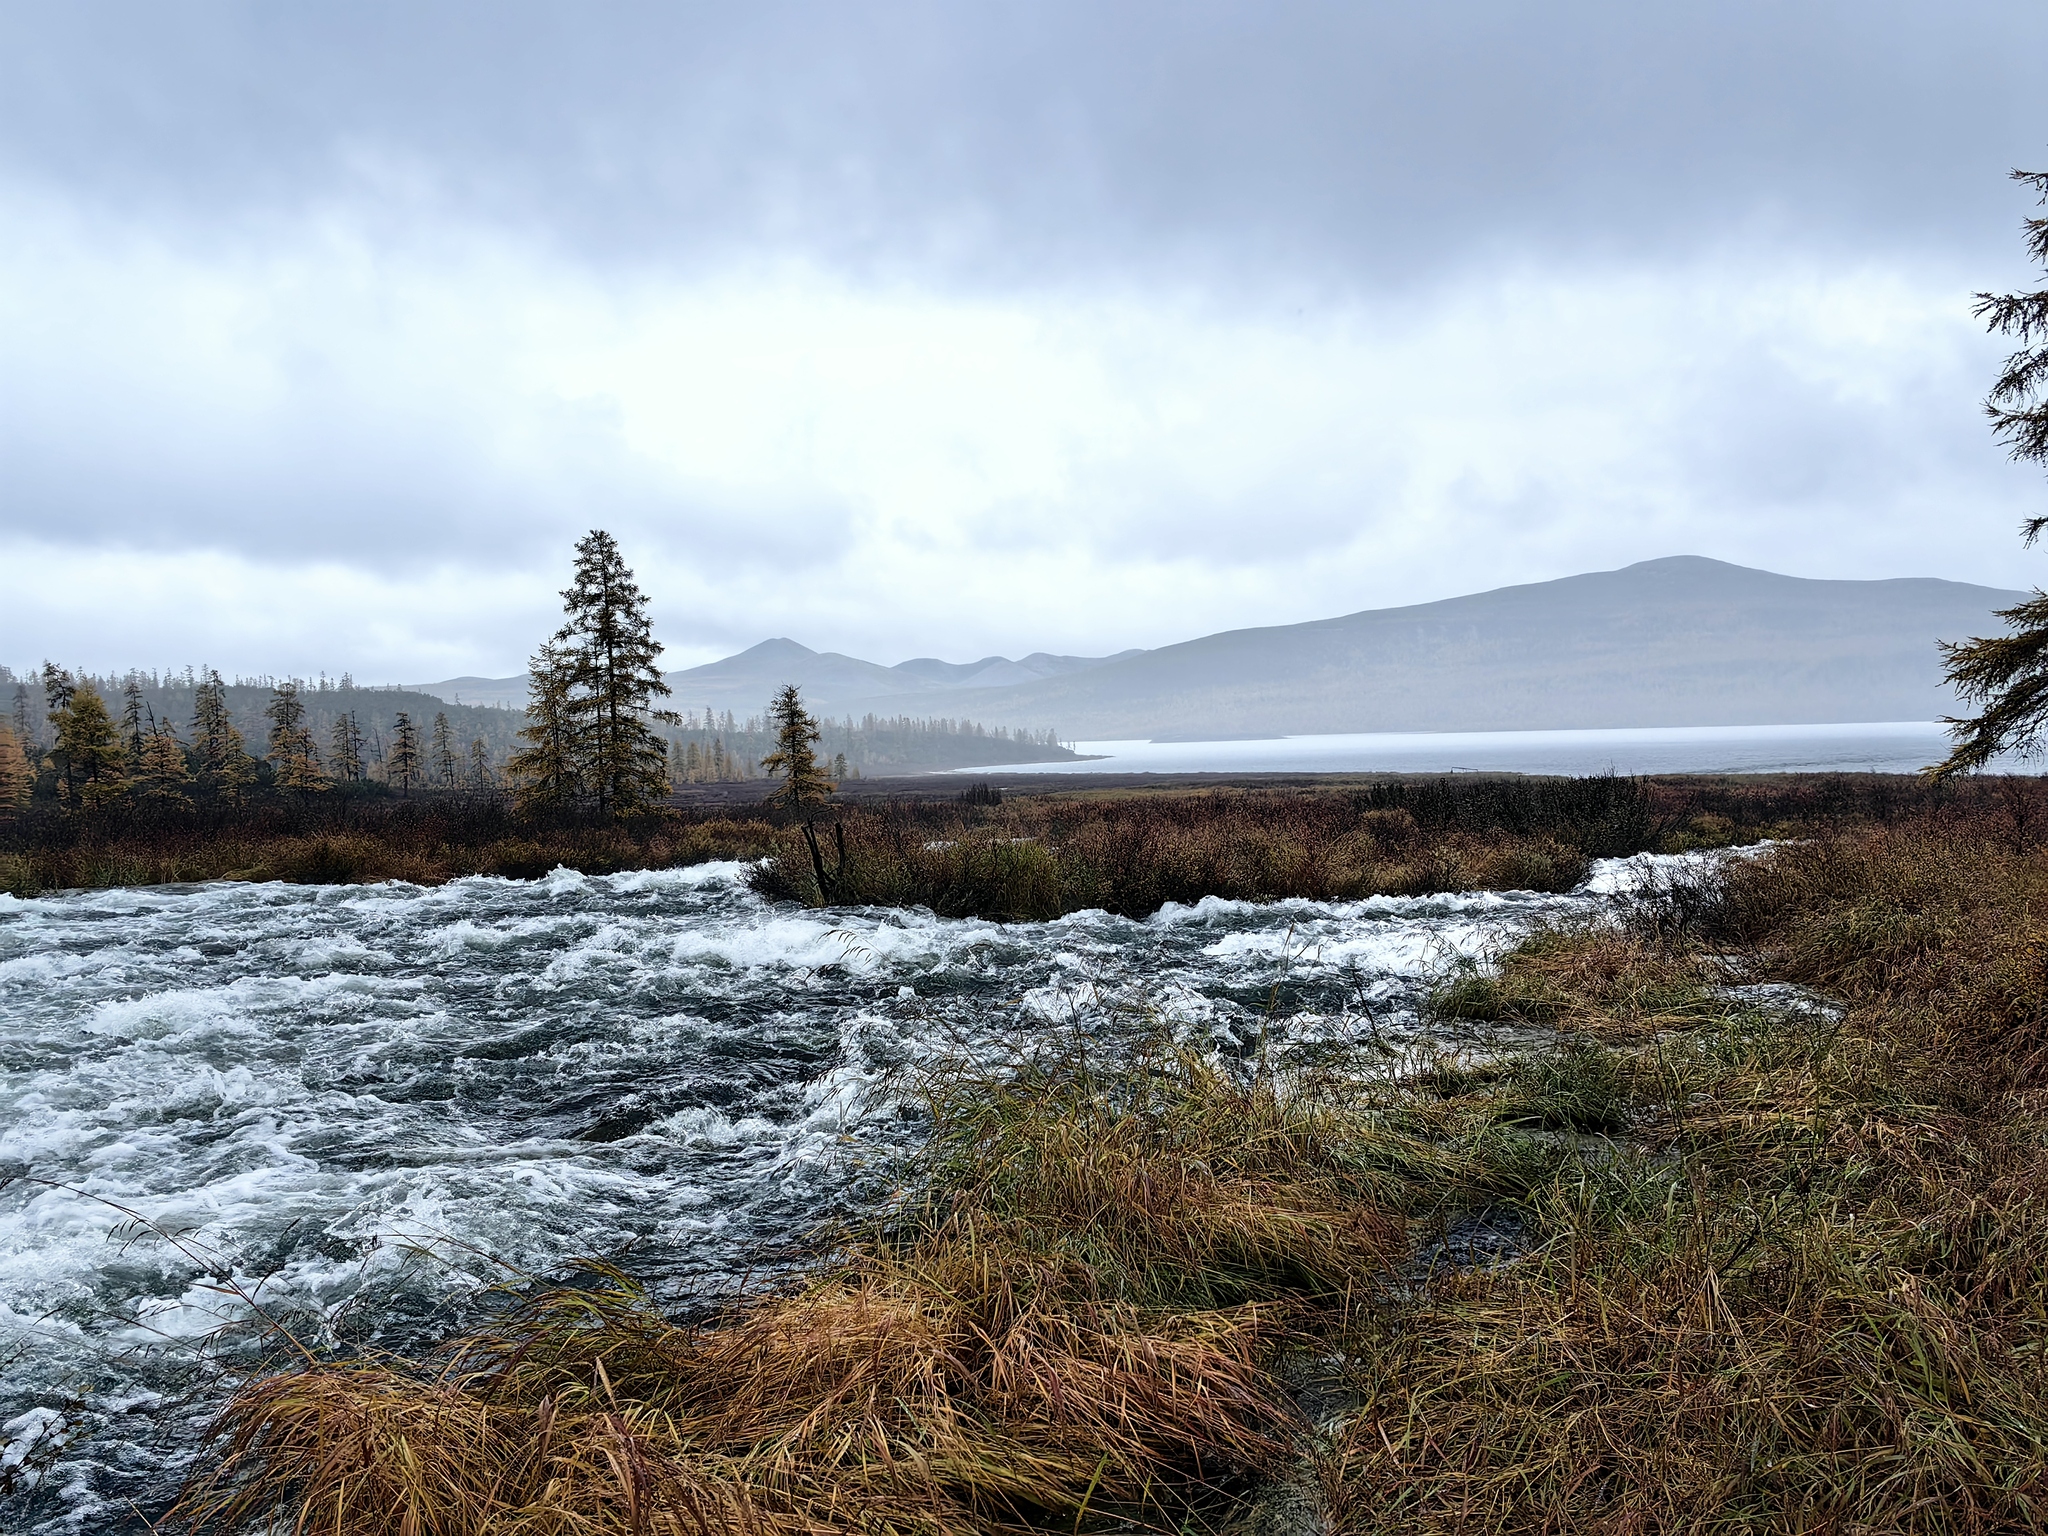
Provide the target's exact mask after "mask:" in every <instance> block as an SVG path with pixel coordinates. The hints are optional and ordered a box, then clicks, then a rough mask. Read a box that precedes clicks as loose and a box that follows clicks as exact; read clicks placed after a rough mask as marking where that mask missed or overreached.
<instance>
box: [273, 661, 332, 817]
mask: <svg viewBox="0 0 2048 1536" xmlns="http://www.w3.org/2000/svg"><path fill="white" fill-rule="evenodd" d="M263 713H264V716H265V717H266V718H267V719H268V720H269V721H270V762H271V766H272V768H273V769H274V770H275V771H276V775H277V779H276V782H277V786H278V788H280V789H289V790H292V791H294V792H296V793H298V794H314V793H318V792H319V791H321V790H324V789H327V788H328V787H329V784H328V779H327V775H326V774H325V773H323V772H321V770H320V749H319V748H318V747H317V746H315V745H314V743H313V732H312V729H311V728H310V727H309V726H308V725H307V724H306V701H305V699H304V698H303V697H302V696H301V694H300V690H299V680H298V679H297V678H295V677H288V678H286V679H285V680H284V681H283V682H281V683H277V684H274V685H273V686H272V688H271V690H270V702H269V703H268V704H266V705H265V706H264V708H263Z"/></svg>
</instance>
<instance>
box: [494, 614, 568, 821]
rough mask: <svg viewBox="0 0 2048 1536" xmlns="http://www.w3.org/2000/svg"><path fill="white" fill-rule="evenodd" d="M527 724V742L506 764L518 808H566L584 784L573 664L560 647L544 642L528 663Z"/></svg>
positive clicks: (523, 733)
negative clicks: (573, 693)
mask: <svg viewBox="0 0 2048 1536" xmlns="http://www.w3.org/2000/svg"><path fill="white" fill-rule="evenodd" d="M526 673H527V678H528V683H527V702H526V725H525V726H524V727H523V728H522V729H521V730H520V732H519V739H520V740H521V741H523V742H525V743H526V745H525V746H523V747H521V748H520V749H519V750H518V751H516V752H514V753H513V754H512V756H511V759H510V760H509V761H508V762H507V763H506V765H505V768H506V771H507V772H508V773H509V774H510V775H511V776H512V782H513V785H514V792H515V794H516V796H517V800H518V805H519V809H520V810H521V811H522V812H523V813H525V814H527V815H529V816H545V815H551V814H554V813H558V812H561V811H564V810H567V809H568V808H569V807H570V806H572V805H574V804H575V803H576V798H577V796H578V795H579V794H580V793H581V791H582V787H583V775H582V764H581V761H580V759H579V757H578V754H577V750H576V748H577V734H576V715H575V711H574V710H573V709H572V708H571V706H570V700H569V696H570V691H571V690H572V689H573V688H574V687H575V685H576V663H575V659H574V658H573V657H571V656H570V655H569V654H568V652H567V651H565V650H564V649H563V648H562V647H561V646H560V645H557V644H556V643H555V642H554V641H552V640H549V641H545V642H543V643H542V645H541V648H540V649H539V650H538V651H536V652H534V654H533V655H532V657H531V658H529V659H528V661H527V663H526Z"/></svg>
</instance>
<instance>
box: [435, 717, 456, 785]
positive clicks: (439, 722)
mask: <svg viewBox="0 0 2048 1536" xmlns="http://www.w3.org/2000/svg"><path fill="white" fill-rule="evenodd" d="M432 744H433V767H434V787H435V788H437V789H455V788H457V787H458V786H459V785H460V783H461V781H462V765H461V764H460V763H458V762H457V761H456V759H455V732H454V730H453V729H451V728H450V726H449V724H448V712H447V711H446V710H437V711H435V713H434V734H433V737H432Z"/></svg>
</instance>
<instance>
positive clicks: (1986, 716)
mask: <svg viewBox="0 0 2048 1536" xmlns="http://www.w3.org/2000/svg"><path fill="white" fill-rule="evenodd" d="M2012 174H2013V179H2014V180H2015V181H2019V182H2022V183H2024V184H2026V185H2027V186H2029V187H2031V188H2032V189H2033V190H2034V193H2035V194H2036V197H2037V199H2038V200H2039V201H2040V202H2041V203H2042V204H2044V205H2048V172H2043V171H2014V172H2013V173H2012ZM2026 244H2027V254H2028V255H2029V256H2031V257H2032V258H2033V259H2034V260H2035V261H2036V262H2038V263H2040V265H2041V266H2042V267H2043V268H2044V269H2048V218H2032V219H2028V220H2027V221H2026ZM1975 313H1976V315H1977V317H1978V318H1979V319H1980V320H1983V321H1984V322H1985V324H1986V326H1987V327H1988V328H1989V329H1990V330H1991V331H1992V332H1993V333H1995V334H1997V335H2000V336H2010V337H2013V338H2014V339H2015V340H2017V341H2018V343H2019V345H2018V347H2017V349H2016V350H2015V351H2014V352H2013V353H2012V354H2011V355H2010V356H2009V357H2007V358H2006V360H2005V366H2004V367H2003V368H2002V369H2001V370H2000V372H1999V375H1998V379H1997V382H1995V383H1994V384H1993V385H1992V386H1991V393H1990V394H1989V395H1988V396H1987V397H1986V399H1985V401H1984V409H1985V412H1986V414H1987V415H1989V416H1990V418H1991V429H1992V431H1993V433H1995V434H1996V435H1997V437H1998V438H1999V440H2000V441H2001V442H2003V443H2004V444H2005V445H2006V447H2007V449H2008V450H2009V451H2010V452H2011V454H2012V456H2013V457H2014V458H2015V459H2019V460H2021V461H2023V462H2026V463H2033V464H2041V465H2048V286H2044V287H2041V288H2036V289H2033V290H2031V291H2026V292H2019V293H1980V294H1978V295H1977V307H1976V310H1975ZM2044 528H2048V517H2032V518H2028V519H2027V521H2026V523H2025V524H2024V525H2023V530H2022V531H2023V532H2024V534H2025V538H2026V542H2027V543H2028V544H2030V545H2031V544H2032V543H2033V542H2034V541H2035V540H2036V539H2037V538H2039V537H2040V535H2041V531H2042V529H2044ZM1998 617H2000V618H2001V619H2003V620H2005V622H2006V625H2007V627H2008V632H2007V633H2006V634H2003V635H1993V636H1988V637H1984V638H1979V639H1972V640H1964V641H1961V642H1959V643H1950V642H1946V641H1944V642H1943V643H1942V646H1941V652H1942V656H1943V659H1944V662H1945V669H1946V675H1947V678H1948V681H1949V683H1950V685H1951V686H1953V687H1954V688H1955V690H1956V692H1957V693H1958V694H1959V695H1961V697H1962V698H1963V699H1964V700H1965V702H1968V703H1971V704H1976V705H1980V706H1982V708H1981V709H1980V711H1979V713H1977V714H1976V715H1973V716H1969V717H1951V718H1949V719H1948V720H1947V721H1946V724H1947V725H1948V726H1949V733H1950V735H1951V736H1953V737H1954V738H1955V743H1956V745H1955V748H1954V750H1953V751H1951V752H1950V753H1949V755H1948V756H1947V757H1946V758H1945V759H1943V760H1942V761H1941V762H1940V763H1938V764H1936V765H1935V766H1934V767H1932V768H1931V769H1929V770H1928V771H1929V772H1930V773H1931V774H1932V775H1933V776H1934V777H1935V778H1937V779H1942V778H1947V777H1948V776H1950V775H1951V774H1956V773H1967V772H1970V771H1972V770H1974V769H1978V768H1982V767H1984V766H1985V765H1986V764H1987V763H1989V762H1990V761H1991V759H1992V758H1994V757H1996V756H1997V755H1998V754H1999V753H2001V752H2017V753H2020V754H2022V755H2029V754H2031V753H2033V752H2035V751H2037V750H2038V749H2039V747H2040V744H2041V734H2042V731H2043V729H2044V728H2048V592H2043V591H2041V590H2039V589H2038V588H2037V589H2036V590H2035V592H2034V595H2033V596H2032V597H2031V598H2029V599H2028V600H2027V601H2026V602H2023V603H2017V604H2015V605H2014V606H2013V607H2011V608H2006V609H2001V610H2000V611H1999V614H1998Z"/></svg>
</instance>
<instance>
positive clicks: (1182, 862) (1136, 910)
mask: <svg viewBox="0 0 2048 1536" xmlns="http://www.w3.org/2000/svg"><path fill="white" fill-rule="evenodd" d="M1541 782H1543V783H1545V784H1548V783H1549V782H1550V781H1541ZM1557 782H1559V783H1563V784H1567V785H1570V784H1580V783H1584V784H1588V785H1590V786H1592V787H1591V788H1590V789H1588V790H1586V791H1582V792H1581V794H1582V798H1587V799H1597V800H1598V801H1599V802H1600V808H1601V809H1602V810H1605V809H1606V802H1607V801H1608V800H1610V799H1612V798H1613V797H1614V796H1615V795H1616V794H1617V793H1618V792H1617V791H1615V790H1614V789H1613V788H1612V787H1611V786H1612V784H1613V783H1614V782H1617V781H1608V780H1593V781H1577V780H1564V781H1557ZM1522 793H1523V794H1524V796H1525V798H1527V799H1528V800H1529V801H1530V802H1531V804H1529V805H1523V804H1521V803H1520V802H1518V801H1515V800H1514V799H1512V798H1511V797H1509V796H1508V795H1507V794H1506V793H1505V792H1503V791H1496V792H1495V793H1493V794H1492V795H1490V796H1488V797H1487V798H1485V799H1483V800H1481V799H1477V798H1474V799H1473V800H1471V802H1470V803H1467V802H1466V801H1464V800H1459V799H1449V798H1447V799H1445V800H1444V801H1443V803H1441V804H1432V805H1428V806H1425V809H1427V810H1429V811H1431V812H1432V816H1431V819H1428V820H1424V819H1420V818H1418V817H1417V816H1416V815H1415V814H1414V813H1413V812H1411V811H1409V810H1407V809H1404V808H1402V807H1400V806H1385V805H1380V804H1378V803H1377V802H1378V800H1380V799H1382V798H1385V797H1384V796H1381V795H1379V794H1377V793H1376V792H1374V791H1372V790H1362V791H1353V790H1346V789H1323V790H1306V791H1277V790H1203V791H1196V792H1184V791H1162V792H1153V793H1147V794H1142V795H1136V794H1122V795H1106V796H1090V795H1075V796H1050V795H1048V796H1034V797H1031V798H1029V799H1012V800H1008V801H1005V802H1004V803H1003V804H1002V805H1001V806H1000V807H994V808H982V807H970V806H964V805H960V804H958V803H951V804H924V805H897V806H891V807H889V808H887V809H886V810H882V811H869V810H859V809H853V810H845V811H835V812H833V813H831V816H830V819H831V820H832V821H833V822H835V823H837V825H838V829H839V831H840V832H841V834H843V836H844V839H845V846H846V855H847V856H846V859H845V863H844V867H840V865H839V861H838V858H837V849H836V847H835V848H832V849H830V850H829V851H828V852H827V854H826V858H825V866H826V879H825V881H824V882H823V884H822V886H821V884H820V882H819V880H818V879H817V875H816V873H815V866H814V865H813V863H812V861H811V859H810V856H809V853H808V850H806V849H803V848H801V847H798V846H791V847H790V848H789V851H787V852H782V853H778V854H777V855H776V856H775V857H774V858H772V859H771V860H769V862H768V864H767V866H766V867H765V868H764V869H763V871H762V873H761V875H760V876H759V877H758V879H757V880H756V888H757V889H758V890H760V891H761V892H762V894H764V895H767V896H770V897H774V898H778V899H791V900H797V901H802V902H805V903H808V904H812V905H817V904H821V903H825V904H831V905H874V906H911V905H916V906H926V907H929V908H931V909H932V910H933V911H934V912H937V913H938V914H940V915H941V916H944V917H969V916H976V917H994V918H1009V919H1027V920H1028V919H1045V918H1052V917H1058V916H1060V915H1062V914H1063V913H1068V912H1078V911H1083V910H1087V909H1101V910H1104V911H1109V912H1116V913H1120V914H1122V915H1124V916H1128V917H1143V916H1146V915H1147V914H1149V913H1152V912H1156V911H1157V910H1158V909H1159V908H1160V907H1161V906H1163V905H1164V904H1166V903H1167V902H1170V901H1172V902H1182V903H1192V902H1196V901H1200V900H1201V899H1202V898H1203V897H1205V896H1221V897H1225V898H1229V899H1235V900H1246V901H1268V900H1274V899H1277V898H1282V897H1302V898H1306V899H1309V900H1314V901H1344V900H1353V899H1357V898H1359V897H1364V896H1374V895H1402V896H1417V895H1429V894H1432V893H1435V892H1439V891H1457V890H1483V889H1516V890H1543V891H1564V890H1570V889H1571V888H1572V887H1573V886H1575V885H1577V884H1578V883H1579V881H1581V880H1583V879H1584V878H1585V875H1586V871H1587V869H1588V867H1589V865H1590V858H1591V855H1590V854H1589V852H1588V850H1587V849H1586V848H1585V847H1584V846H1581V842H1580V841H1578V840H1575V839H1578V838H1579V837H1580V834H1587V835H1592V834H1597V835H1598V836H1600V837H1602V838H1605V837H1609V836H1611V835H1612V828H1611V826H1610V824H1609V822H1608V821H1606V820H1604V819H1603V820H1596V821H1592V822H1589V823H1585V824H1582V823H1581V822H1580V821H1576V820H1573V819H1572V813H1573V812H1574V811H1575V810H1578V809H1581V808H1580V807H1577V806H1576V804H1575V802H1574V801H1573V800H1572V799H1571V798H1570V797H1568V796H1565V795H1562V794H1559V793H1557V792H1555V791H1554V790H1552V791H1548V792H1546V793H1545V794H1541V795H1539V794H1538V792H1537V790H1536V789H1534V788H1529V789H1525V790H1524V791H1523V792H1522ZM1551 801H1555V802H1556V803H1555V804H1552V803H1550V802H1551ZM1504 808H1505V809H1507V810H1512V811H1516V812H1526V813H1527V814H1526V815H1523V816H1522V817H1521V818H1520V819H1522V820H1525V821H1532V820H1533V821H1540V820H1542V818H1543V817H1546V816H1547V817H1549V818H1550V820H1549V822H1548V824H1543V825H1536V826H1531V827H1525V828H1523V829H1520V830H1517V829H1514V828H1510V827H1503V826H1499V825H1496V824H1495V823H1496V822H1497V821H1498V820H1499V819H1500V816H1501V813H1502V811H1503V809H1504ZM1603 850H1604V844H1603Z"/></svg>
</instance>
